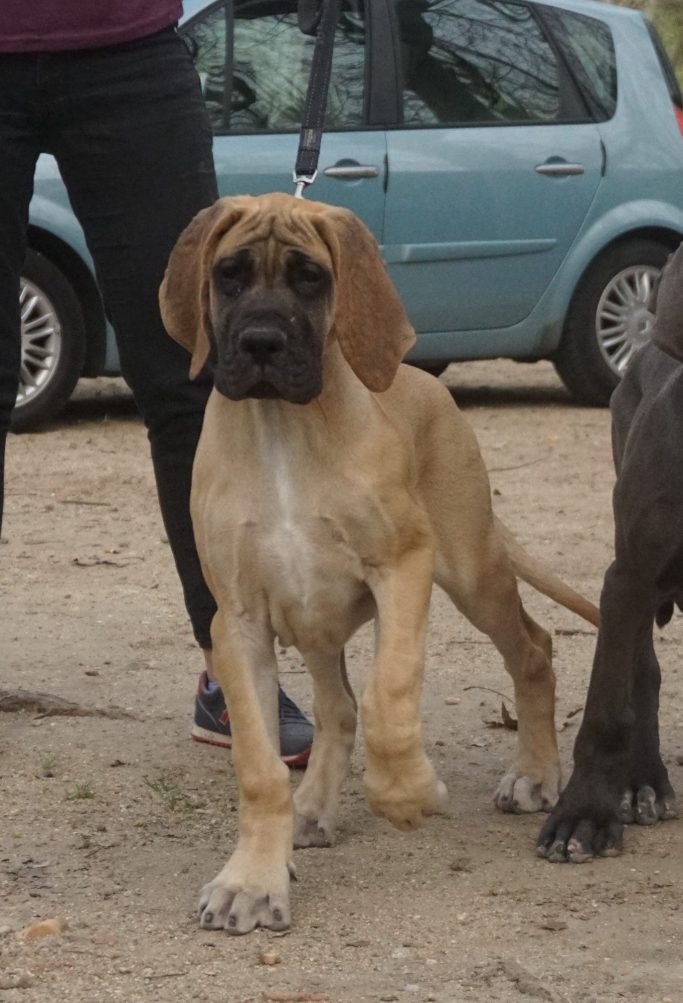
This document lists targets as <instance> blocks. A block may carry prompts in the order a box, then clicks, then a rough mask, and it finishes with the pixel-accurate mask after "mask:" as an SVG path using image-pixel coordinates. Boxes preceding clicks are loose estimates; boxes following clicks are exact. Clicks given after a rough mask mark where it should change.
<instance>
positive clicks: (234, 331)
mask: <svg viewBox="0 0 683 1003" xmlns="http://www.w3.org/2000/svg"><path fill="white" fill-rule="evenodd" d="M227 328H228V329H227V331H226V332H225V333H224V334H223V336H222V337H219V338H218V339H217V341H218V346H217V347H218V365H217V367H216V373H215V378H214V381H215V384H216V388H217V389H218V390H219V391H220V392H221V393H222V394H224V395H225V396H226V397H230V398H231V399H232V400H244V399H245V398H247V397H254V398H279V399H282V400H287V401H291V402H292V403H293V404H307V403H308V402H309V401H311V400H312V399H313V398H314V397H317V396H318V394H319V393H320V391H321V389H322V367H321V360H320V359H319V358H317V357H316V356H317V355H318V354H319V353H316V352H315V351H313V352H311V344H310V341H311V339H310V335H309V336H308V337H307V332H306V330H305V328H306V324H305V322H303V323H301V322H300V323H296V322H295V319H294V318H293V317H292V318H290V317H287V316H286V315H285V314H283V313H280V312H279V311H276V310H267V311H257V312H252V311H249V312H248V313H247V312H245V313H242V314H241V315H239V314H238V315H233V316H232V317H231V318H230V321H229V322H228V325H227Z"/></svg>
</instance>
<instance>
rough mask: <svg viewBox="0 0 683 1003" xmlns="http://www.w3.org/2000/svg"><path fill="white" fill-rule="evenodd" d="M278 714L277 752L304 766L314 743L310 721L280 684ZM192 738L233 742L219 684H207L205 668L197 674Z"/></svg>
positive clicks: (213, 742)
mask: <svg viewBox="0 0 683 1003" xmlns="http://www.w3.org/2000/svg"><path fill="white" fill-rule="evenodd" d="M278 707H279V716H280V756H281V758H282V761H283V763H286V764H287V766H305V765H306V763H307V762H308V757H309V756H310V754H311V745H312V744H313V725H312V724H311V722H310V721H309V720H308V718H307V717H306V716H305V714H304V713H303V712H302V711H301V710H299V708H298V707H297V705H296V704H295V703H294V701H293V700H290V699H289V697H288V696H287V694H286V693H285V691H284V690H283V689H282V687H281V686H279V687H278ZM191 735H192V738H193V739H194V741H195V742H206V743H207V744H208V745H220V746H222V747H223V748H224V749H229V748H230V747H231V746H232V735H231V733H230V715H229V714H228V708H227V707H226V705H225V698H224V696H223V690H222V689H221V688H220V686H209V680H208V677H207V675H206V672H202V673H201V675H200V676H199V682H198V684H197V695H196V697H195V702H194V723H193V725H192V731H191Z"/></svg>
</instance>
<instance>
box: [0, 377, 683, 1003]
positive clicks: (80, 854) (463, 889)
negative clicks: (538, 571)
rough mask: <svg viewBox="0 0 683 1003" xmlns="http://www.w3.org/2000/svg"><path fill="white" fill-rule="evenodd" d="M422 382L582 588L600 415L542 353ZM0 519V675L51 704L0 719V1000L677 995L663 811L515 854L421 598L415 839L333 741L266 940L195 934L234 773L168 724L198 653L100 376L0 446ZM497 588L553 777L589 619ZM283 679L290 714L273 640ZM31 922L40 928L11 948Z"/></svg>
mask: <svg viewBox="0 0 683 1003" xmlns="http://www.w3.org/2000/svg"><path fill="white" fill-rule="evenodd" d="M446 380H447V382H448V383H449V385H450V386H451V387H452V389H453V392H454V395H455V398H456V400H457V401H458V402H459V404H460V405H461V406H462V407H463V408H464V409H465V410H466V412H467V415H468V417H469V419H470V421H471V422H472V424H473V426H474V428H475V429H476V431H477V434H478V436H479V440H480V443H481V447H482V451H483V454H484V458H485V461H486V464H487V466H488V468H489V471H490V475H491V484H492V488H493V492H494V501H495V506H496V510H497V512H498V514H499V515H500V516H501V517H502V518H503V519H504V520H505V521H506V522H507V523H508V524H509V525H510V526H511V528H513V529H514V530H515V532H516V533H517V534H518V536H519V538H520V539H521V540H522V541H523V542H524V544H525V545H526V546H528V547H529V549H530V550H532V551H533V552H534V553H535V554H536V555H537V556H539V557H541V558H543V559H544V560H545V561H546V562H548V563H549V564H551V565H552V566H553V567H554V568H555V569H556V570H557V571H558V573H559V574H561V575H562V576H563V577H564V578H565V579H566V580H567V581H569V582H570V583H571V584H573V585H574V586H575V587H577V588H579V589H580V590H582V591H583V592H584V593H585V594H586V595H588V596H589V597H590V598H592V599H594V600H597V598H598V595H599V591H600V586H601V581H602V575H603V572H604V569H605V568H606V566H607V564H608V563H609V560H610V553H611V543H612V522H611V510H610V494H611V488H612V482H613V473H612V466H611V456H610V444H609V415H608V413H607V412H605V411H603V410H598V409H587V408H578V407H576V406H575V405H573V404H572V403H571V401H570V400H569V398H568V397H567V395H566V393H565V392H564V390H563V389H562V387H561V385H560V384H559V381H558V380H557V378H556V376H555V375H554V372H553V370H552V368H551V367H550V366H549V365H548V364H544V363H541V364H536V365H516V364H514V363H508V362H493V363H473V364H468V365H461V366H458V367H455V366H453V367H451V368H450V369H449V371H448V373H447V375H446ZM5 534H6V540H5V541H4V543H3V546H2V547H1V548H0V555H1V559H2V569H3V572H2V574H3V579H2V586H1V587H0V592H1V594H2V611H3V614H2V615H3V626H2V633H1V636H0V652H1V658H0V687H1V688H2V689H4V690H18V689H23V690H28V691H33V692H35V691H38V692H42V693H46V694H50V695H52V696H53V697H59V698H62V699H63V700H66V701H70V702H71V703H72V704H73V705H75V707H74V706H67V707H62V708H61V709H62V710H66V711H68V713H64V714H48V715H45V714H44V713H40V708H37V707H36V706H35V705H33V706H32V705H30V704H29V705H25V706H24V709H22V710H18V711H15V712H8V713H2V714H0V806H1V809H2V815H1V818H0V1003H19V1001H20V1003H58V1001H60V1003H61V1001H76V1003H99V1001H104V1000H106V1001H110V1000H124V1001H126V1003H138V1001H145V1003H147V1001H150V1003H151V1001H162V1003H170V1001H173V1003H185V1001H188V1003H189V1001H195V1000H196V1001H207V1003H208V1001H211V1003H246V1001H252V1000H253V1001H257V1000H258V1001H261V1000H266V1001H268V1000H270V1001H275V1003H277V1001H285V1003H286V1001H296V1000H301V1001H303V1003H305V1001H312V1003H316V1001H319V1003H328V1001H329V1003H360V1001H366V1000H368V1001H370V1000H371V1001H380V1000H385V1001H388V1000H396V1001H401V1003H403V1001H413V1000H414V1001H420V1003H422V1001H430V1000H432V1001H440V1003H460V1001H474V1003H490V1001H501V1003H524V1001H525V1000H528V1001H536V1000H549V1001H569V1000H572V1001H582V1000H585V1001H605V1003H607V1001H609V1003H612V1001H617V1000H638V1001H643V1003H657V1001H659V1003H666V1001H670V1003H674V1001H679V1000H680V999H681V998H683V960H682V954H681V934H682V928H681V919H682V914H681V898H680V888H681V882H682V878H683V855H682V854H681V842H682V830H681V825H680V823H677V822H673V823H667V824H665V825H660V826H657V827H654V828H652V829H635V828H632V829H630V830H629V832H628V833H627V836H626V848H625V852H624V854H623V856H621V857H620V858H618V859H616V860H609V861H598V862H595V863H589V864H586V865H583V866H580V867H576V866H551V865H549V864H547V863H545V862H543V861H539V860H537V859H536V857H535V855H534V852H533V847H534V841H535V837H536V834H537V831H538V828H539V825H540V823H541V819H540V817H523V818H515V817H505V816H501V815H498V814H497V813H496V811H495V810H494V808H493V805H492V800H491V795H492V792H493V790H494V788H495V785H496V781H497V779H498V778H499V776H500V774H501V773H502V772H503V771H504V769H505V766H506V764H507V763H508V761H509V759H510V757H511V754H512V747H513V743H514V735H513V734H511V733H510V732H509V731H506V730H505V729H503V728H492V727H490V726H489V725H488V724H487V722H491V721H494V722H499V721H500V720H501V696H500V695H499V693H501V694H503V695H504V696H505V698H506V704H507V707H508V708H509V710H510V711H511V713H514V704H513V701H512V700H511V698H510V693H511V686H510V684H509V681H508V679H507V678H506V677H505V674H504V672H503V670H502V666H501V664H500V659H499V657H498V655H497V653H496V652H495V650H494V649H493V648H492V646H491V644H490V643H489V642H488V640H487V639H485V638H483V637H482V636H481V635H478V634H477V633H476V632H475V631H474V629H473V628H472V627H471V626H470V625H469V624H468V623H467V622H465V621H464V620H463V619H462V618H461V617H460V616H458V615H457V614H456V613H455V611H454V610H453V608H452V607H451V606H450V605H449V603H448V602H447V601H446V600H445V598H444V597H443V595H441V594H437V595H435V598H434V602H433V607H432V616H431V626H430V633H429V658H428V671H427V681H426V686H425V694H424V717H425V734H426V741H427V749H428V752H429V754H430V756H431V757H432V758H433V759H434V761H435V762H436V764H437V766H438V769H439V772H440V774H441V776H442V778H443V779H444V780H445V782H446V784H447V786H448V788H449V792H450V801H449V805H448V808H447V810H446V811H445V813H444V814H443V815H439V816H436V817H434V818H432V819H430V820H429V821H428V824H427V825H426V826H425V828H423V829H422V830H420V832H419V833H417V834H414V835H405V834H402V833H399V832H396V831H394V830H393V829H391V828H390V826H389V825H388V824H387V823H385V822H383V821H382V820H380V819H377V818H375V817H374V816H373V815H371V814H370V812H369V811H368V809H367V806H366V805H365V802H364V799H363V795H362V789H361V776H362V763H363V756H362V749H361V748H359V749H357V751H356V754H355V757H354V765H353V772H352V776H351V777H350V779H349V781H348V783H347V785H346V788H345V793H344V797H343V803H342V810H341V812H340V832H339V839H338V842H337V845H336V846H335V847H333V848H332V849H327V850H301V851H297V852H296V864H297V869H298V873H299V882H298V883H297V884H295V885H294V886H293V889H292V901H293V919H294V923H293V927H292V930H291V932H289V933H288V934H287V935H286V936H276V935H274V934H272V933H270V932H267V931H259V932H257V933H255V934H252V935H250V936H248V937H245V938H241V939H233V938H229V937H228V936H227V935H223V934H215V933H210V932H206V931H202V930H200V929H199V928H198V926H197V922H196V918H195V904H196V898H197V892H198V890H199V888H200V887H201V885H202V884H203V883H204V882H205V881H207V880H208V879H209V878H211V877H213V875H214V874H215V872H216V871H217V870H218V868H219V867H220V865H221V863H222V862H223V860H224V859H225V858H226V856H227V855H228V853H229V850H230V847H231V845H232V843H233V840H234V837H235V830H236V824H237V814H236V789H235V782H234V777H233V773H232V768H231V764H230V760H229V756H228V755H227V754H226V753H224V752H223V751H221V750H219V749H215V748H210V747H207V746H201V745H196V744H193V743H191V742H190V741H189V727H190V722H191V717H192V706H193V691H194V686H195V679H196V675H197V673H198V672H199V670H200V668H201V664H202V663H201V656H200V654H199V653H198V652H197V650H196V648H195V647H194V644H193V640H192V635H191V631H190V629H189V626H188V624H187V621H186V617H185V613H184V609H183V607H182V604H181V601H180V594H179V587H178V583H177V580H176V577H175V572H174V569H173V567H172V562H171V558H170V553H169V548H168V544H167V542H166V540H165V538H164V534H163V529H162V526H161V521H160V518H159V515H158V511H157V505H156V499H155V492H154V486H153V481H152V476H151V467H150V463H149V459H148V455H147V445H146V440H145V434H144V431H143V429H142V426H141V424H140V422H139V420H138V419H137V417H136V415H135V413H134V410H133V408H132V406H131V403H130V398H129V396H128V394H127V392H126V391H125V389H123V388H122V387H121V385H120V383H118V382H117V381H109V380H101V381H96V382H94V383H93V382H89V383H84V384H83V387H82V388H81V389H79V392H78V394H77V397H76V398H75V399H74V401H73V402H72V403H71V404H70V405H69V408H68V410H67V411H66V412H65V414H64V415H63V416H62V417H61V418H60V419H59V421H57V422H55V423H54V424H53V425H51V426H50V427H49V428H47V429H46V430H45V431H42V432H40V433H36V434H26V435H23V436H21V437H12V439H11V443H10V448H9V460H8V497H7V512H6V526H5ZM523 595H524V598H525V602H526V604H527V606H528V608H529V610H530V612H531V613H532V615H533V616H534V617H535V618H537V619H538V620H539V621H540V622H542V623H543V624H545V625H546V626H547V627H548V628H549V629H550V630H551V631H552V633H553V638H554V644H555V652H556V653H555V666H556V671H557V676H558V705H557V724H558V728H559V729H560V736H559V740H560V746H561V751H562V755H563V758H564V761H565V775H568V771H569V768H570V763H571V748H572V743H573V739H574V736H575V734H576V729H577V726H578V723H579V722H580V719H581V714H580V710H581V708H582V706H583V701H584V696H585V690H586V684H587V680H588V675H589V672H590V666H591V660H592V653H593V647H594V643H595V631H594V630H593V629H592V628H590V627H589V626H588V625H586V624H583V623H582V622H581V621H579V620H578V619H577V618H576V617H574V616H573V615H572V614H570V613H568V612H567V611H565V610H563V609H560V608H558V607H556V606H554V605H553V604H552V603H551V602H550V601H549V600H546V599H545V598H543V597H542V596H539V595H537V594H536V593H533V592H532V591H530V590H529V589H527V588H526V587H524V588H523ZM682 625H683V617H681V616H680V615H678V616H677V617H675V618H674V621H673V622H672V624H670V625H669V626H668V627H667V628H666V629H665V630H664V631H662V632H661V636H658V640H657V646H658V651H659V653H660V657H661V662H662V668H663V672H664V687H663V693H662V745H663V750H664V758H665V761H666V763H667V765H668V766H669V769H670V773H671V777H672V781H673V783H674V786H675V787H678V788H681V787H683V783H682V780H681V773H682V772H683V770H682V768H681V766H680V765H678V764H677V759H678V758H680V754H681V751H683V750H682V746H683V731H682V730H681V729H683V688H682V686H681V679H680V676H679V667H680V645H681V639H682V637H683V630H682ZM658 633H659V632H658ZM369 658H370V636H369V633H368V631H367V630H365V631H363V632H361V633H360V634H359V635H358V637H357V638H356V639H355V640H354V642H353V643H352V645H351V646H350V649H349V656H348V663H349V667H350V674H351V677H352V681H353V683H354V685H355V688H356V690H357V691H358V690H359V689H361V688H362V684H363V679H364V676H365V673H366V670H367V666H368V661H369ZM282 672H283V682H284V685H285V687H286V689H287V691H288V692H289V693H290V695H291V696H292V697H294V698H295V699H296V700H297V701H299V702H300V704H301V705H302V706H303V707H304V708H306V709H308V708H310V689H309V684H308V678H307V675H306V673H305V671H304V669H303V667H302V665H301V662H300V659H299V658H298V657H297V656H296V654H295V653H287V654H285V655H283V657H282ZM495 691H498V692H495ZM54 709H59V706H58V705H56V704H55V705H53V710H54ZM93 711H100V712H101V714H99V715H98V716H93ZM297 780H298V776H297V775H295V776H294V777H293V782H294V783H296V782H297ZM50 919H54V920H58V921H60V922H58V923H57V924H55V926H56V928H57V929H58V932H53V933H51V934H50V935H47V936H43V937H35V938H33V939H27V938H26V936H25V931H26V929H27V928H29V927H30V926H32V925H33V924H36V923H39V922H41V921H44V920H50ZM61 921H63V923H62V922H61ZM64 924H66V925H65V926H64ZM60 927H61V929H59V928H60ZM265 962H275V963H271V964H267V963H265Z"/></svg>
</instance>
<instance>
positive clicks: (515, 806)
mask: <svg viewBox="0 0 683 1003" xmlns="http://www.w3.org/2000/svg"><path fill="white" fill-rule="evenodd" d="M437 581H438V583H439V585H441V587H442V588H443V589H444V590H445V591H446V592H447V594H448V595H449V596H450V598H451V599H452V600H453V602H454V603H455V605H456V606H457V607H458V609H459V610H460V611H461V612H462V613H463V614H464V615H465V616H466V617H467V619H468V620H469V621H470V622H471V623H472V624H473V625H474V626H475V627H476V628H477V629H478V630H480V631H482V633H484V634H487V635H488V637H490V639H491V640H492V641H493V643H494V644H495V646H496V648H497V649H498V651H499V652H500V653H501V655H502V656H503V660H504V663H505V668H506V669H507V671H508V672H509V673H510V675H511V676H512V680H513V683H514V689H515V706H516V711H517V719H518V739H517V753H516V756H515V760H514V763H513V764H512V766H511V767H510V769H509V770H508V772H507V773H506V774H505V776H504V777H503V778H502V780H501V782H500V784H499V785H498V789H497V791H496V794H495V799H494V800H495V803H496V806H497V807H498V808H499V809H500V810H501V811H508V812H516V813H521V812H532V811H541V810H548V809H549V808H552V806H553V805H554V804H555V802H556V801H557V798H558V794H559V785H560V767H559V753H558V748H557V737H556V734H555V724H554V714H555V677H554V675H553V671H552V667H551V653H552V645H551V640H550V635H549V634H548V633H547V631H545V630H543V628H542V627H539V625H538V624H537V623H535V622H534V621H533V620H532V619H531V617H530V616H529V615H528V613H527V612H526V611H525V610H524V608H523V606H522V603H521V600H520V598H519V594H518V592H517V582H516V579H515V576H514V573H513V571H512V568H511V567H510V565H509V562H508V559H507V555H506V554H505V551H504V548H503V546H502V543H501V541H500V540H499V539H498V538H497V535H496V534H495V533H494V532H493V530H491V532H490V533H489V534H488V536H487V537H486V539H485V540H482V541H480V546H479V547H478V548H477V556H476V561H474V560H472V561H470V562H467V561H464V560H463V559H462V555H461V558H460V560H459V561H458V562H457V563H456V564H455V565H450V566H449V567H448V568H447V569H444V568H443V566H442V568H441V569H440V574H438V576H437Z"/></svg>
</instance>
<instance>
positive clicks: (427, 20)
mask: <svg viewBox="0 0 683 1003" xmlns="http://www.w3.org/2000/svg"><path fill="white" fill-rule="evenodd" d="M394 4H395V7H394V9H395V13H396V18H397V22H398V29H399V38H400V51H401V64H402V79H403V102H404V108H403V120H404V125H406V126H418V127H419V126H423V127H426V126H435V125H473V124H478V123H494V122H500V123H514V122H520V123H521V122H552V121H557V119H558V116H559V113H560V85H559V71H558V65H557V58H556V56H555V53H554V51H553V49H552V47H551V45H550V44H549V42H548V41H547V39H546V37H545V34H544V32H543V29H542V28H541V26H540V25H539V23H538V22H537V20H536V19H535V17H534V15H533V13H532V11H531V9H530V8H529V7H527V6H526V5H525V4H520V3H514V2H507V0H394Z"/></svg>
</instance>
